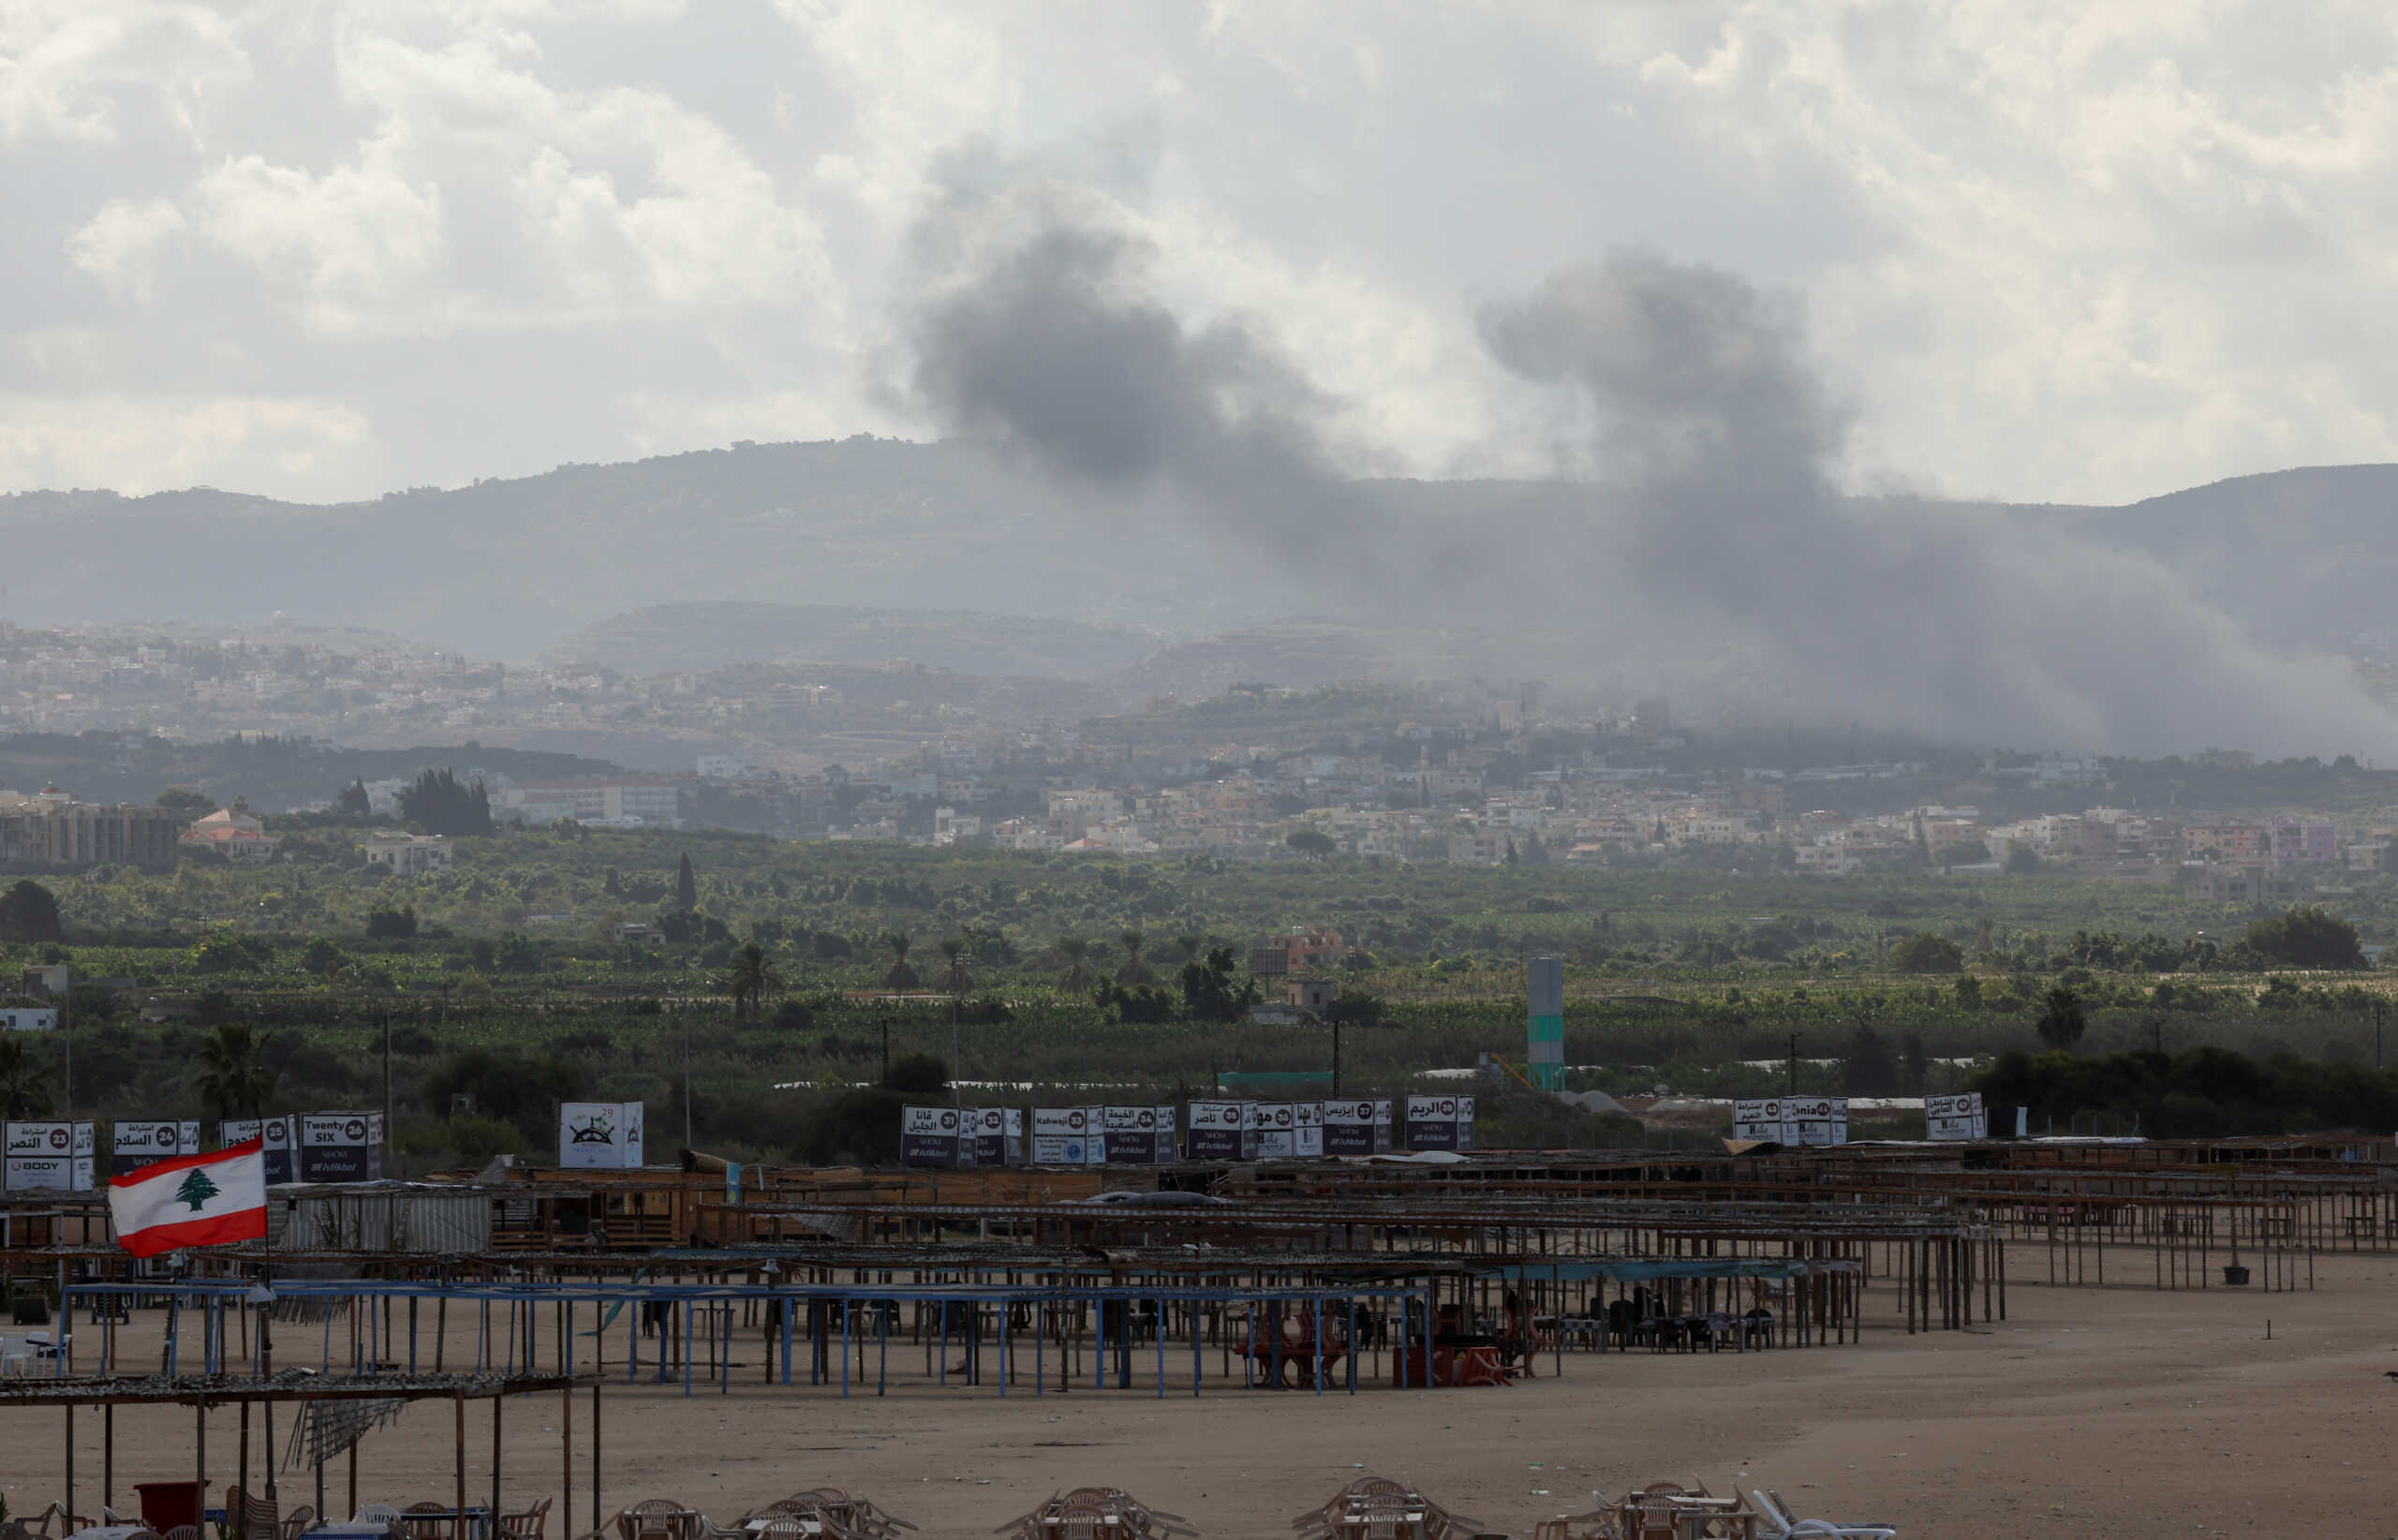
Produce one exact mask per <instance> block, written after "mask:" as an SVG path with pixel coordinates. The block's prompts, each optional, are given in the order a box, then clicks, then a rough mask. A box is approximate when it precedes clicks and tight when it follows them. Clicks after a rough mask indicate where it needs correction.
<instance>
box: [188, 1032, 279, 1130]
mask: <svg viewBox="0 0 2398 1540" xmlns="http://www.w3.org/2000/svg"><path fill="white" fill-rule="evenodd" d="M265 1046H266V1037H265V1036H264V1035H253V1034H252V1033H251V1031H250V1029H248V1028H247V1027H244V1026H243V1025H241V1024H240V1023H238V1022H227V1023H226V1024H225V1025H223V1026H221V1027H219V1028H217V1029H215V1031H213V1032H211V1033H209V1034H208V1036H206V1037H205V1038H202V1039H201V1040H200V1100H202V1101H204V1102H206V1103H208V1104H209V1105H210V1106H212V1107H214V1108H215V1109H216V1116H217V1117H219V1118H256V1117H258V1116H259V1114H260V1112H261V1110H262V1109H263V1108H264V1107H265V1105H266V1101H267V1098H269V1097H271V1096H273V1095H274V1079H275V1075H274V1071H273V1070H270V1069H268V1068H267V1067H266V1066H265V1065H263V1064H261V1063H259V1051H260V1050H262V1049H263V1048H265Z"/></svg>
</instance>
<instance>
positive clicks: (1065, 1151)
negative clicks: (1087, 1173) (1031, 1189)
mask: <svg viewBox="0 0 2398 1540" xmlns="http://www.w3.org/2000/svg"><path fill="white" fill-rule="evenodd" d="M1100 1125H1101V1116H1100V1109H1099V1108H1097V1107H1035V1108H1033V1109H1032V1163H1033V1164H1035V1165H1099V1164H1101V1163H1103V1162H1104V1161H1105V1160H1106V1159H1107V1134H1106V1133H1105V1131H1104V1130H1103V1128H1102V1127H1101V1126H1100Z"/></svg>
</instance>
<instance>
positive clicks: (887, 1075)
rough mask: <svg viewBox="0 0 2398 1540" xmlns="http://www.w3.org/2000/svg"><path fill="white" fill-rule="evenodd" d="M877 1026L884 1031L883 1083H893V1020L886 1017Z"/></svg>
mask: <svg viewBox="0 0 2398 1540" xmlns="http://www.w3.org/2000/svg"><path fill="white" fill-rule="evenodd" d="M875 1025H877V1026H879V1027H881V1029H882V1083H883V1084H884V1085H886V1086H887V1085H889V1084H890V1083H891V1018H890V1017H889V1016H884V1017H883V1018H882V1019H881V1021H879V1022H877V1023H876V1024H875Z"/></svg>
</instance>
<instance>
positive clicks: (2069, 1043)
mask: <svg viewBox="0 0 2398 1540" xmlns="http://www.w3.org/2000/svg"><path fill="white" fill-rule="evenodd" d="M2032 1029H2033V1030H2034V1031H2035V1032H2037V1033H2039V1034H2040V1042H2041V1043H2042V1044H2044V1045H2045V1046H2047V1047H2050V1048H2053V1049H2055V1050H2057V1051H2058V1052H2060V1053H2068V1054H2069V1053H2071V1052H2073V1045H2074V1044H2077V1043H2079V1042H2080V1041H2081V1034H2082V1033H2084V1032H2086V1031H2088V1030H2089V1029H2090V1018H2089V1016H2088V1014H2085V1013H2084V1012H2083V1010H2082V1008H2081V997H2080V996H2079V995H2077V994H2075V993H2074V992H2073V991H2072V990H2070V989H2068V988H2066V987H2065V986H2064V985H2058V986H2057V987H2055V988H2054V989H2051V990H2050V991H2049V993H2048V998H2047V999H2046V1000H2043V1001H2042V1002H2041V1010H2040V1019H2039V1020H2038V1021H2036V1022H2035V1023H2033V1027H2032Z"/></svg>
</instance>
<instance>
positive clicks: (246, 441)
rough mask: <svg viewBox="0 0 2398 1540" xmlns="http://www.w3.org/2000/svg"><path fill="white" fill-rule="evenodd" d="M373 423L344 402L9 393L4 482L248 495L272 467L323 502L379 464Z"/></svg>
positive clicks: (1, 428)
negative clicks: (215, 489) (353, 473)
mask: <svg viewBox="0 0 2398 1540" xmlns="http://www.w3.org/2000/svg"><path fill="white" fill-rule="evenodd" d="M374 439H375V435H374V429H373V425H372V424H371V423H370V422H368V421H367V420H366V418H365V417H364V415H363V414H362V413H360V412H358V411H356V410H355V409H353V408H351V407H346V406H343V405H341V404H340V403H338V402H325V401H305V400H276V399H273V398H260V397H253V396H215V397H209V398H204V399H190V398H184V399H170V398H163V397H158V396H141V395H132V394H126V393H123V392H96V393H93V394H88V395H64V396H62V395H52V394H43V395H21V394H8V395H0V485H7V486H59V487H73V486H83V487H110V488H113V489H115V490H117V491H119V492H124V493H127V494H130V495H139V494H141V493H146V492H156V491H160V490H163V489H166V488H170V487H181V486H193V485H219V486H224V487H226V488H227V489H229V490H246V489H247V487H246V485H245V483H246V482H247V481H250V480H251V479H252V478H254V477H255V476H256V475H257V474H258V473H259V469H260V467H265V468H267V469H269V470H271V472H272V473H273V474H274V476H275V477H276V478H277V479H278V480H279V481H283V482H284V483H285V484H287V485H289V486H291V487H293V488H305V489H309V490H311V491H313V492H314V493H315V495H317V496H331V495H333V488H336V487H338V486H341V485H342V484H344V483H345V482H346V481H347V480H348V476H349V474H350V467H351V466H352V465H354V464H355V463H357V462H358V461H359V460H361V459H362V458H366V459H371V458H373V455H372V451H373V449H374Z"/></svg>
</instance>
